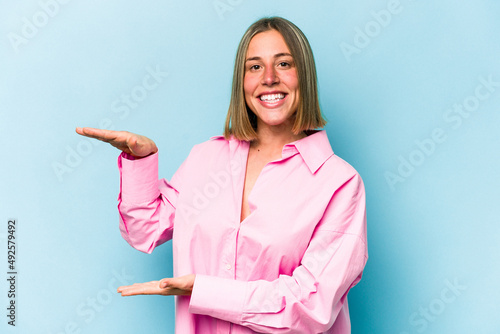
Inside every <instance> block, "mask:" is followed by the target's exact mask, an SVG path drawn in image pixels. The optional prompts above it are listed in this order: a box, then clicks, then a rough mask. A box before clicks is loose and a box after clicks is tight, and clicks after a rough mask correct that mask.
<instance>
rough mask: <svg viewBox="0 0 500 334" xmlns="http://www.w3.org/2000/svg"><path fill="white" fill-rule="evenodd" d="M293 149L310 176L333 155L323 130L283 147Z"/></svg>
mask: <svg viewBox="0 0 500 334" xmlns="http://www.w3.org/2000/svg"><path fill="white" fill-rule="evenodd" d="M287 147H288V148H295V149H296V150H297V151H298V152H299V153H300V156H301V157H302V159H303V160H304V162H305V163H306V165H307V167H308V168H309V170H310V171H311V173H312V174H314V173H316V171H317V170H318V169H319V168H320V167H321V166H322V165H323V164H324V163H325V161H326V160H328V158H330V157H331V156H332V155H333V150H332V146H331V145H330V141H329V140H328V137H327V135H326V131H325V130H319V131H317V130H316V131H314V132H313V133H312V134H310V135H309V136H307V137H304V138H302V139H299V140H297V141H294V142H291V143H288V144H286V145H285V146H283V150H285V149H286V148H287Z"/></svg>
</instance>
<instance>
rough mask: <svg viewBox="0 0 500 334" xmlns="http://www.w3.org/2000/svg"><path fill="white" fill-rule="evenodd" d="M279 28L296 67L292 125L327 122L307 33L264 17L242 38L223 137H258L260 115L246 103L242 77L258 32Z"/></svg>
mask: <svg viewBox="0 0 500 334" xmlns="http://www.w3.org/2000/svg"><path fill="white" fill-rule="evenodd" d="M269 30H276V31H278V32H279V33H280V34H281V35H282V36H283V39H284V40H285V43H286V45H287V46H288V49H289V50H290V53H291V54H292V57H293V59H294V62H295V65H296V68H297V78H298V81H299V103H298V107H297V111H296V113H295V114H294V115H295V123H294V125H293V128H292V132H293V133H294V134H299V133H300V132H302V131H307V130H314V129H316V128H322V127H323V126H325V124H326V121H325V119H324V118H323V116H322V115H321V110H320V107H319V100H318V87H317V77H316V66H315V64H314V56H313V53H312V50H311V46H310V45H309V42H308V41H307V38H306V36H305V35H304V33H303V32H302V31H301V30H300V29H299V28H298V27H297V26H296V25H295V24H293V23H292V22H290V21H288V20H286V19H284V18H281V17H268V18H262V19H260V20H258V21H257V22H255V23H254V24H252V25H251V26H250V27H249V28H248V29H247V31H246V32H245V34H244V35H243V37H242V38H241V41H240V44H239V46H238V51H237V52H236V60H235V63H234V73H233V85H232V90H231V102H230V103H229V110H228V113H227V117H226V125H225V128H224V137H225V138H226V139H229V138H230V136H231V135H233V136H234V137H235V138H236V139H238V140H245V141H252V140H255V139H257V132H256V129H257V116H256V115H255V114H254V113H253V112H252V111H251V110H250V109H249V108H248V107H247V104H246V102H245V93H244V89H243V81H244V77H245V61H246V55H247V51H248V45H249V44H250V41H251V40H252V38H253V37H254V36H255V35H257V34H258V33H261V32H265V31H269Z"/></svg>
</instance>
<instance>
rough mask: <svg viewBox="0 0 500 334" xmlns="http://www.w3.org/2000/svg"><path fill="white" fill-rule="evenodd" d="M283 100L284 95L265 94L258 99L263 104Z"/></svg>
mask: <svg viewBox="0 0 500 334" xmlns="http://www.w3.org/2000/svg"><path fill="white" fill-rule="evenodd" d="M284 98H285V94H284V93H266V94H262V95H260V96H259V99H260V100H261V101H263V102H270V103H273V102H278V101H281V100H283V99H284Z"/></svg>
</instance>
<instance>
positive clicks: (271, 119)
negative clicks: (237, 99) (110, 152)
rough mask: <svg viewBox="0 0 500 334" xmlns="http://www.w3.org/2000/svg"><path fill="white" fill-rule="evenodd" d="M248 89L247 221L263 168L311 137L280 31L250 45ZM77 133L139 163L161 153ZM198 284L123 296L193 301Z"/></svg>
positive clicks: (142, 288)
mask: <svg viewBox="0 0 500 334" xmlns="http://www.w3.org/2000/svg"><path fill="white" fill-rule="evenodd" d="M243 86H244V91H245V101H246V103H247V105H248V106H249V108H250V109H251V110H252V111H253V112H254V113H255V115H256V116H257V139H256V140H254V141H252V142H251V144H250V149H249V152H248V159H247V169H246V175H245V184H244V190H243V205H242V212H241V220H244V219H245V218H246V217H247V216H248V215H249V214H250V209H249V207H248V201H247V198H248V195H249V194H250V192H251V190H252V188H253V185H254V184H255V181H256V180H257V178H258V176H259V174H260V172H261V171H262V168H264V166H265V165H266V164H267V163H269V162H271V161H273V160H278V159H281V151H282V149H283V146H284V145H285V144H287V143H290V142H293V141H296V140H299V139H301V138H304V137H305V136H306V134H305V133H303V132H301V133H299V134H294V133H293V132H292V127H293V123H294V117H295V112H296V111H297V105H298V102H299V89H298V87H299V85H298V78H297V69H296V67H295V63H294V61H293V57H292V56H291V54H290V51H289V49H288V47H287V45H286V43H285V41H284V39H283V37H282V36H281V34H280V33H279V32H277V31H276V30H270V31H266V32H262V33H259V34H257V35H255V36H254V37H253V38H252V40H251V41H250V45H249V48H248V52H247V57H246V64H245V77H244V85H243ZM269 92H272V93H280V94H284V95H285V98H284V99H283V100H281V101H277V102H274V103H269V102H263V101H261V100H260V96H261V95H262V94H265V93H269ZM76 132H77V133H78V134H80V135H82V136H86V137H89V138H94V139H98V140H101V141H104V142H107V143H109V144H111V145H113V146H114V147H116V148H118V149H119V150H121V151H123V152H126V153H128V154H130V155H132V156H134V157H135V158H136V159H141V158H144V157H147V156H149V155H151V154H154V153H156V152H158V148H157V147H156V144H155V143H154V142H153V141H152V140H151V139H149V138H147V137H144V136H141V135H138V134H134V133H131V132H127V131H112V130H102V129H95V128H80V127H79V128H76ZM195 279H196V275H194V274H190V275H185V276H180V277H172V278H164V279H162V280H160V281H151V282H145V283H135V284H132V285H127V286H121V287H119V288H118V289H117V292H118V293H120V294H121V295H122V296H136V295H162V296H169V295H184V296H189V295H191V292H192V290H193V286H194V282H195Z"/></svg>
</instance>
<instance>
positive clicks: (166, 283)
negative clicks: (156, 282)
mask: <svg viewBox="0 0 500 334" xmlns="http://www.w3.org/2000/svg"><path fill="white" fill-rule="evenodd" d="M169 283H170V282H169V280H168V278H164V279H162V280H161V281H160V288H161V289H165V288H166V287H168V286H169Z"/></svg>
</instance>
